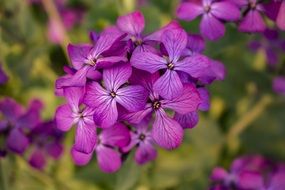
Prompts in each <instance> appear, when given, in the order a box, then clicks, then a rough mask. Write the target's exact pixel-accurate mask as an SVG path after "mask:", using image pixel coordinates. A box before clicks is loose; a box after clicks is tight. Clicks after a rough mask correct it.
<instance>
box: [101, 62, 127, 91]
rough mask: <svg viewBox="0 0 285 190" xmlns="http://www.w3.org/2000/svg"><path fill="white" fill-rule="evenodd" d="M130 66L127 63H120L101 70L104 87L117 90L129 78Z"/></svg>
mask: <svg viewBox="0 0 285 190" xmlns="http://www.w3.org/2000/svg"><path fill="white" fill-rule="evenodd" d="M131 74H132V68H131V66H130V65H129V64H120V65H117V66H114V67H112V68H109V69H105V70H104V71H103V80H104V84H105V87H106V89H108V90H109V91H110V92H111V91H115V92H116V91H117V90H118V88H119V87H120V86H121V85H123V84H124V83H125V82H127V80H128V79H129V78H130V76H131Z"/></svg>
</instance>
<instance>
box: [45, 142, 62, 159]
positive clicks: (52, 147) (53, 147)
mask: <svg viewBox="0 0 285 190" xmlns="http://www.w3.org/2000/svg"><path fill="white" fill-rule="evenodd" d="M46 149H47V153H48V154H49V155H50V156H51V157H52V158H54V159H59V157H60V156H61V155H62V153H63V145H62V144H61V143H59V142H53V143H50V144H48V145H47V147H46Z"/></svg>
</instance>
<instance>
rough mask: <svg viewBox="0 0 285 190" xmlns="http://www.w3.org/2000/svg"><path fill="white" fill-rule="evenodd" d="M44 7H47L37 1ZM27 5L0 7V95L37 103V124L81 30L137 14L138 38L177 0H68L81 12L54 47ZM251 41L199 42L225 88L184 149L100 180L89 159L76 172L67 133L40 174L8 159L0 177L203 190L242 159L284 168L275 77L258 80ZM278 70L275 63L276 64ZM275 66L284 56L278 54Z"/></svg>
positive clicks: (56, 184)
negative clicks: (221, 73) (216, 172)
mask: <svg viewBox="0 0 285 190" xmlns="http://www.w3.org/2000/svg"><path fill="white" fill-rule="evenodd" d="M44 1H49V2H53V1H50V0H44ZM31 2H32V0H30V1H29V0H0V36H1V38H0V62H1V63H2V64H3V65H4V70H5V71H6V72H7V73H8V75H9V78H10V80H9V82H8V83H7V84H5V85H4V86H1V87H0V92H1V93H0V96H1V97H4V96H10V97H13V98H15V99H16V100H18V101H19V102H21V103H23V104H27V103H28V101H29V100H30V99H32V98H41V99H42V100H43V101H44V103H45V109H44V113H43V117H44V118H46V119H48V118H52V117H53V115H54V111H55V109H56V107H57V106H58V105H59V104H60V103H62V101H63V100H62V99H60V98H58V97H56V96H55V95H54V82H55V80H56V78H57V77H58V76H60V75H63V74H64V73H63V70H62V67H63V66H64V65H67V64H68V61H69V60H68V59H67V57H66V54H65V49H64V46H65V45H66V43H68V42H72V43H84V42H88V41H89V37H88V32H89V31H91V30H95V31H97V32H99V31H101V30H102V29H103V28H104V27H106V26H108V25H112V24H114V23H115V22H116V18H117V17H118V16H119V15H122V14H125V13H128V12H131V11H133V10H136V9H138V10H141V11H142V12H143V13H144V15H145V20H146V28H145V33H148V32H152V31H154V30H156V29H158V28H159V27H160V26H162V25H164V24H166V23H168V22H169V21H170V20H172V19H174V18H175V8H176V6H177V4H178V3H179V1H178V0H149V1H147V0H145V1H135V0H81V1H79V0H70V1H66V2H65V4H66V6H68V7H73V8H76V7H80V8H81V9H82V10H83V12H84V14H83V18H82V20H81V22H80V23H77V24H76V25H75V26H74V27H72V29H70V30H67V31H66V35H67V36H65V37H66V38H65V41H63V42H61V43H60V44H55V43H52V42H50V40H49V39H48V37H47V35H48V28H47V26H48V24H47V23H48V20H49V19H50V18H51V15H50V12H48V11H47V10H46V9H45V7H44V6H43V5H41V3H39V4H37V3H31ZM198 23H199V22H198V21H195V22H192V23H187V22H181V24H182V25H183V27H184V28H185V29H186V30H187V31H188V32H191V33H197V32H198ZM256 38H258V37H257V36H256V35H248V34H242V33H239V32H237V30H236V27H235V26H234V25H231V24H229V25H227V32H226V35H225V37H224V38H222V39H221V40H219V41H216V42H207V48H206V55H207V56H209V57H211V58H213V59H217V60H220V61H221V62H223V63H224V64H225V66H226V68H227V77H226V79H225V80H224V81H221V82H216V83H215V84H213V85H212V86H211V87H210V88H209V89H210V92H211V102H212V106H211V110H210V111H209V112H208V113H201V114H200V115H201V119H200V122H199V125H198V126H197V127H196V128H194V129H191V130H187V131H186V132H185V139H184V143H183V145H182V146H181V147H180V148H178V149H177V150H174V151H165V150H161V149H160V150H159V154H158V158H157V159H156V160H155V161H154V162H152V163H149V164H147V165H145V166H138V165H136V163H135V162H134V160H133V157H132V156H129V157H128V159H127V160H126V163H125V164H124V165H123V167H122V168H121V170H120V171H119V172H117V173H115V174H104V173H102V172H101V171H100V170H99V169H98V167H97V165H96V161H95V160H94V161H91V163H90V164H89V165H87V166H85V167H76V166H74V164H73V163H72V161H71V157H70V155H69V148H70V146H71V144H72V140H73V133H72V132H70V133H68V134H67V138H66V140H65V145H66V149H65V153H64V155H63V157H62V158H61V159H60V160H59V161H56V162H54V161H50V163H49V165H48V167H47V168H46V169H45V170H44V171H37V170H35V169H33V168H31V167H30V166H29V165H28V164H27V162H26V161H25V158H23V157H18V156H9V157H7V158H5V159H3V160H1V162H2V163H3V164H2V166H3V165H4V167H2V168H1V169H2V175H3V176H4V177H6V178H7V180H8V182H9V185H8V186H9V189H10V190H38V189H39V190H44V189H48V190H53V189H60V190H61V189H63V190H69V189H70V190H77V189H84V190H93V189H94V190H97V189H98V190H99V189H102V190H109V189H116V190H129V189H131V190H133V189H134V190H152V189H158V190H160V189H161V190H164V189H169V190H171V189H175V190H184V189H185V190H189V189H195V190H200V189H201V190H202V189H207V186H208V183H209V175H210V173H211V170H212V169H213V167H215V166H217V165H219V166H225V167H227V166H228V165H229V163H230V162H231V161H232V160H233V158H234V157H235V156H237V155H242V154H263V155H265V156H268V157H270V158H272V159H275V160H278V161H285V138H284V136H285V126H284V123H285V117H284V115H285V107H284V105H285V99H284V97H278V96H276V95H274V93H273V92H272V87H271V81H272V77H273V74H274V73H270V72H267V67H266V60H265V56H264V52H262V51H259V52H257V53H255V54H254V53H252V52H250V51H249V50H248V48H247V46H248V43H249V42H250V40H252V39H256ZM280 64H282V63H280ZM283 64H284V55H283Z"/></svg>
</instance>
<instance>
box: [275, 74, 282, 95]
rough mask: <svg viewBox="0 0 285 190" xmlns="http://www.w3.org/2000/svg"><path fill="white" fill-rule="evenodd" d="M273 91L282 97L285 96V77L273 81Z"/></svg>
mask: <svg viewBox="0 0 285 190" xmlns="http://www.w3.org/2000/svg"><path fill="white" fill-rule="evenodd" d="M273 90H274V91H275V92H276V93H278V94H281V95H285V77H282V76H279V77H276V78H275V79H274V80H273Z"/></svg>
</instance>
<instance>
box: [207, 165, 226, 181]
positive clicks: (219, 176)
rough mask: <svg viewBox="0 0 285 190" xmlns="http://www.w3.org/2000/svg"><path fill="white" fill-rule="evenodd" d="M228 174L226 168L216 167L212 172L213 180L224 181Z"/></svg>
mask: <svg viewBox="0 0 285 190" xmlns="http://www.w3.org/2000/svg"><path fill="white" fill-rule="evenodd" d="M227 176H228V172H227V171H226V170H225V169H224V168H220V167H216V168H214V170H213V171H212V174H211V179H212V180H214V181H223V180H225V179H226V178H227Z"/></svg>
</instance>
